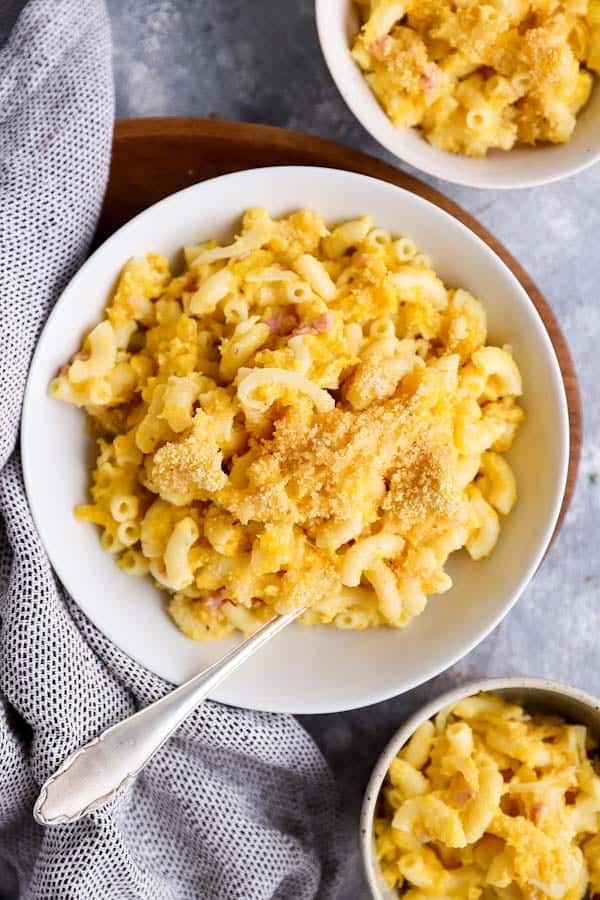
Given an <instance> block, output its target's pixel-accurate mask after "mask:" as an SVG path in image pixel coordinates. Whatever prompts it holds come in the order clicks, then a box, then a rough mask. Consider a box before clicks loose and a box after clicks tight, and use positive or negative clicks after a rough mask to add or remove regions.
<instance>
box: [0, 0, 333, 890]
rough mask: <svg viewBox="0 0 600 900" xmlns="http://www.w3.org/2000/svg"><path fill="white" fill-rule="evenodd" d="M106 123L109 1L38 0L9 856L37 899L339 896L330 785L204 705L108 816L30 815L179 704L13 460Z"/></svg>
mask: <svg viewBox="0 0 600 900" xmlns="http://www.w3.org/2000/svg"><path fill="white" fill-rule="evenodd" d="M11 5H12V6H13V7H14V3H13V4H10V3H9V4H8V6H11ZM7 8H8V7H7ZM0 18H1V13H0ZM0 25H1V23H0ZM112 119H113V89H112V75H111V44H110V32H109V22H108V18H107V13H106V9H105V7H104V4H103V2H102V0H31V2H30V3H28V4H27V5H26V6H25V8H24V10H23V11H22V13H21V15H20V16H19V18H18V21H17V23H16V25H15V26H14V28H13V30H12V32H11V33H10V36H9V37H8V39H7V41H6V43H5V44H4V46H3V47H2V48H1V49H0V619H1V630H0V773H1V774H0V860H3V861H4V864H5V866H6V867H7V868H8V867H10V868H11V869H13V870H14V871H15V873H16V879H17V881H18V892H19V896H20V897H22V898H35V900H44V898H48V900H63V898H65V900H66V898H68V900H88V898H94V900H96V898H98V897H106V898H109V900H128V898H135V900H138V898H139V900H170V898H173V900H175V898H177V900H178V898H193V900H204V898H207V900H236V898H239V900H262V898H265V900H267V898H278V900H309V898H318V900H327V898H331V897H333V896H334V895H335V893H336V881H337V874H336V873H337V868H338V865H337V863H338V851H337V850H336V841H335V799H334V787H333V783H332V779H331V776H330V773H329V771H328V769H327V767H326V765H325V763H324V760H323V759H322V757H321V756H320V754H319V752H318V750H317V748H316V747H315V745H314V744H313V743H312V741H311V740H310V738H309V737H308V735H307V734H306V733H305V732H304V731H303V729H302V728H301V727H300V725H299V724H298V723H297V722H296V721H295V720H294V719H293V718H292V717H291V716H282V715H268V714H262V713H257V712H251V711H245V710H239V709H233V708H230V707H226V706H221V705H219V704H216V703H205V704H204V705H203V706H202V707H201V708H200V709H199V710H198V711H197V712H196V713H195V714H193V715H192V716H190V718H189V719H188V721H187V722H186V723H185V724H184V725H183V726H182V727H181V728H180V729H179V731H178V732H177V734H176V735H175V736H174V737H173V738H171V740H170V741H168V743H167V744H166V745H165V746H164V747H163V749H162V750H161V751H160V752H159V753H158V754H157V755H156V757H155V758H154V760H153V761H152V762H151V763H150V765H149V766H148V767H147V768H146V769H145V770H144V772H143V773H142V774H141V775H140V776H139V777H138V778H137V780H136V781H135V782H134V784H133V785H132V786H131V787H130V788H128V789H127V790H126V791H124V792H123V794H122V795H121V796H120V797H119V798H118V799H117V800H116V801H114V802H112V803H110V804H108V805H107V806H105V807H104V808H103V809H102V810H100V811H98V812H96V813H93V814H91V815H89V816H88V817H87V818H85V819H84V820H82V821H80V822H78V823H75V824H72V825H64V826H56V827H53V828H42V827H40V826H38V825H37V824H36V823H35V822H34V820H33V818H32V806H33V803H34V800H35V798H36V796H37V793H38V791H39V786H40V785H41V784H42V783H43V782H44V781H45V779H46V778H47V777H48V776H49V775H50V774H51V773H52V772H53V771H54V770H55V769H56V768H57V766H58V765H59V763H60V762H61V761H62V760H63V759H64V757H65V756H66V755H67V754H68V753H70V752H71V751H72V750H74V749H75V748H76V747H77V746H78V745H80V744H81V743H83V742H84V741H86V740H88V739H89V738H91V737H92V736H94V735H95V734H97V733H98V732H99V731H100V730H101V729H104V728H105V727H106V726H108V725H109V724H110V723H111V722H114V721H116V720H118V719H120V718H122V717H123V716H126V715H128V714H130V713H132V712H133V711H134V710H136V709H137V708H139V707H141V706H144V705H145V704H147V703H150V702H152V701H153V700H156V699H157V698H158V697H160V696H161V695H162V694H163V693H165V691H167V690H168V689H169V685H168V684H166V682H163V681H161V680H160V679H159V678H157V677H155V676H154V675H152V674H151V673H149V672H147V671H146V670H145V669H143V668H142V667H140V666H139V665H137V664H136V663H134V662H132V660H130V659H129V658H127V657H126V656H124V655H123V654H122V653H121V652H120V651H119V650H118V649H117V648H116V647H114V646H113V645H112V644H111V643H110V642H109V641H108V640H107V639H106V638H105V637H104V636H103V635H102V634H101V633H99V632H98V631H97V630H96V629H95V628H94V626H93V625H92V624H91V623H90V622H89V621H88V620H87V619H86V618H85V616H84V615H83V614H82V613H81V612H80V611H79V609H78V608H77V606H76V605H75V604H74V602H73V601H72V599H71V598H70V597H68V596H67V595H66V593H65V591H64V589H63V587H62V586H61V584H60V583H59V582H58V581H57V579H56V576H55V575H54V573H53V572H52V569H51V567H50V565H49V562H48V559H47V558H46V555H45V553H44V549H43V547H42V545H41V543H40V540H39V537H38V535H37V533H36V531H35V528H34V526H33V522H32V519H31V515H30V512H29V509H28V506H27V501H26V498H25V493H24V490H23V481H22V475H21V467H20V462H19V451H18V447H17V442H18V430H19V416H20V410H21V404H22V399H23V391H24V388H25V380H26V376H27V370H28V365H29V361H30V358H31V354H32V351H33V349H34V345H35V342H36V339H37V337H38V336H39V333H40V330H41V327H42V325H43V323H44V320H45V319H46V316H47V314H48V312H49V310H50V308H51V306H52V304H53V303H54V302H55V301H56V299H57V297H58V296H59V294H60V292H61V290H62V288H63V287H64V286H65V284H66V283H67V281H68V280H69V278H70V277H71V276H72V275H73V273H74V272H75V271H76V270H77V268H78V267H79V266H80V264H81V263H82V261H83V259H84V257H85V255H86V251H87V248H88V245H89V243H90V240H91V238H92V235H93V232H94V228H95V225H96V220H97V217H98V213H99V210H100V205H101V201H102V196H103V191H104V188H105V185H106V179H107V173H108V164H109V155H110V146H111V130H112ZM81 300H82V302H85V297H82V298H81ZM67 351H68V348H67V347H65V352H67ZM47 449H48V477H49V478H51V477H52V452H53V448H52V447H51V446H49V447H48V448H47ZM281 677H282V678H285V671H283V670H282V673H281ZM1 878H2V876H1V875H0V880H1ZM2 887H3V885H0V891H1V890H2Z"/></svg>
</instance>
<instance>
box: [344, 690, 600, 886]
mask: <svg viewBox="0 0 600 900" xmlns="http://www.w3.org/2000/svg"><path fill="white" fill-rule="evenodd" d="M599 740H600V701H598V699H597V698H595V697H593V696H591V695H590V694H587V693H586V692H585V691H582V690H579V689H578V688H574V687H570V686H568V685H564V684H559V683H558V682H555V681H549V680H547V679H542V678H520V677H512V678H493V679H484V680H481V681H476V682H471V683H469V684H466V685H462V686H461V687H457V688H455V689H453V690H451V691H448V692H447V693H445V694H443V695H442V696H439V697H435V698H434V699H432V700H431V701H430V702H429V703H427V704H426V705H425V706H424V707H422V708H421V709H419V710H417V711H416V712H415V713H414V714H413V715H412V716H411V717H410V718H409V719H408V720H407V721H406V722H405V723H404V724H403V725H402V726H401V727H400V728H399V729H398V731H397V732H396V733H395V734H394V736H393V737H392V738H391V740H390V741H389V742H388V744H387V746H386V747H385V749H384V751H383V753H382V754H381V756H380V758H379V759H378V760H377V763H376V765H375V768H374V769H373V773H372V775H371V777H370V779H369V783H368V785H367V789H366V792H365V797H364V801H363V807H362V812H361V821H360V843H361V850H362V857H363V864H364V868H365V875H366V878H367V881H368V884H369V888H370V890H371V894H372V896H373V898H374V900H396V898H398V897H401V896H403V895H404V894H405V893H406V894H407V895H408V896H410V897H415V898H423V900H425V898H429V897H463V896H464V897H466V896H471V894H470V893H469V892H473V896H478V895H479V893H480V892H484V894H485V896H486V897H487V896H488V895H489V897H490V898H496V897H498V898H500V897H504V896H511V897H512V896H519V897H520V896H523V897H538V896H539V897H554V898H557V900H561V898H571V897H573V898H574V897H587V896H590V897H592V896H596V894H597V892H598V889H599V887H600V776H599V775H598V772H597V765H596V759H597V746H598V741H599ZM595 766H596V768H595Z"/></svg>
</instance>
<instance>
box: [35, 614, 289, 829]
mask: <svg viewBox="0 0 600 900" xmlns="http://www.w3.org/2000/svg"><path fill="white" fill-rule="evenodd" d="M302 612H303V610H294V611H293V612H290V613H286V614H285V615H283V616H275V618H273V619H271V620H270V621H269V622H267V623H266V624H265V625H263V626H262V627H261V628H259V630H258V631H256V632H255V633H254V634H253V635H251V636H250V637H249V638H247V639H246V640H245V641H243V642H242V643H241V644H240V645H239V646H237V647H234V649H233V650H231V651H230V652H229V653H227V654H226V655H225V656H224V657H223V658H222V659H220V660H219V661H218V662H216V663H214V665H212V666H210V667H209V668H208V669H205V670H204V671H203V672H200V673H199V674H198V675H195V676H194V677H193V678H191V679H190V680H189V681H186V682H185V684H182V685H181V686H180V687H178V688H175V690H173V691H171V692H170V693H169V694H166V695H165V696H164V697H161V699H160V700H157V701H156V702H155V703H151V704H150V705H149V706H146V707H144V709H141V710H140V711H139V712H137V713H134V714H133V715H132V716H129V717H128V718H127V719H124V720H123V721H122V722H117V724H116V725H112V726H111V727H110V728H107V729H106V731H103V732H102V734H100V735H98V737H95V738H94V739H93V740H91V741H89V743H87V744H84V745H83V747H80V748H79V750H76V751H75V752H74V753H72V754H71V755H70V756H68V757H67V759H65V761H64V762H63V763H62V765H61V766H60V767H59V768H58V769H57V771H56V772H55V773H54V775H52V776H51V777H50V778H49V779H48V781H47V782H46V783H45V784H44V785H43V787H42V789H41V791H40V795H39V797H38V799H37V801H36V803H35V806H34V808H33V815H34V818H35V819H36V821H37V822H39V823H40V824H41V825H59V824H62V823H64V822H74V821H76V820H77V819H79V818H81V816H84V815H86V813H88V812H91V811H92V810H94V809H97V808H98V807H99V806H102V804H104V803H106V802H107V801H108V800H112V799H113V797H114V796H115V795H116V793H117V791H118V790H119V789H120V788H122V787H124V786H125V785H126V784H128V783H129V782H130V781H132V779H133V778H135V776H136V775H137V774H138V772H140V771H141V769H143V767H144V766H145V765H146V763H147V762H149V761H150V760H151V759H152V757H153V756H154V754H155V753H156V751H157V750H158V749H159V748H160V747H162V745H163V744H164V742H165V741H166V740H167V738H168V737H170V735H171V734H172V733H173V732H174V731H175V729H176V728H177V727H178V726H179V725H181V723H182V722H183V720H184V719H185V718H186V716H188V715H189V713H190V712H191V711H192V710H193V709H195V708H196V707H197V706H198V705H199V704H200V703H202V701H203V700H205V699H206V697H207V696H208V695H209V694H210V693H211V692H212V691H213V690H214V689H215V688H216V687H217V685H219V684H220V683H221V682H222V681H224V680H225V679H226V678H227V677H228V676H229V675H231V673H232V672H234V671H235V670H236V669H237V667H238V666H240V665H241V664H242V663H243V662H244V661H245V660H247V659H248V658H249V657H250V656H252V654H253V653H255V652H256V651H257V650H258V649H259V647H262V645H263V644H266V643H267V641H269V640H270V639H271V638H272V637H274V636H275V635H276V634H278V632H280V631H281V630H282V629H283V628H285V627H286V626H287V625H289V624H290V622H293V621H294V619H297V618H298V616H299V615H300V614H301V613H302Z"/></svg>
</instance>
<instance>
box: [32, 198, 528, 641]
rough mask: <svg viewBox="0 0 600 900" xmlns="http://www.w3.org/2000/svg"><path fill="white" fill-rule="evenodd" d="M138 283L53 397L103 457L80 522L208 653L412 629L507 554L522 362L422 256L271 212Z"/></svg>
mask: <svg viewBox="0 0 600 900" xmlns="http://www.w3.org/2000/svg"><path fill="white" fill-rule="evenodd" d="M184 255H185V269H184V271H183V272H182V273H181V274H179V275H175V276H173V275H172V274H171V273H170V271H169V267H168V264H167V260H166V259H165V258H164V257H162V256H158V255H156V254H149V255H148V256H147V257H145V258H143V259H133V260H131V261H130V262H128V263H127V265H126V266H125V268H124V270H123V273H122V275H121V278H120V280H119V282H118V285H117V288H116V290H115V293H114V296H113V297H112V298H111V300H110V302H109V304H108V307H107V311H106V318H105V320H104V321H103V322H102V323H101V324H99V325H97V326H95V327H94V328H93V329H92V330H91V331H90V333H89V334H88V336H87V337H86V338H85V340H84V342H83V346H82V349H81V351H80V352H79V353H77V354H75V356H74V357H73V358H72V360H71V361H70V362H69V363H67V364H66V365H65V366H63V367H62V369H61V371H60V372H59V374H58V375H57V377H56V378H55V379H54V380H53V382H52V383H51V385H50V393H51V394H52V395H53V396H54V397H57V398H59V399H62V400H66V401H68V402H71V403H75V404H77V405H78V406H82V407H84V408H85V409H86V411H87V413H88V415H89V418H90V423H91V426H92V429H93V430H94V432H95V433H96V436H97V442H98V455H97V460H96V466H95V468H94V471H93V473H92V486H91V498H90V502H89V503H87V504H84V505H83V506H80V507H78V509H77V511H76V512H77V515H78V516H79V518H81V519H83V520H86V521H89V522H93V523H95V524H96V525H98V526H99V527H100V528H101V531H102V537H101V539H102V545H103V547H104V548H105V549H106V550H107V551H108V552H109V553H112V554H114V555H115V556H116V558H117V561H118V564H119V566H121V567H122V568H123V570H124V571H126V572H128V573H130V574H132V575H145V574H146V573H148V572H149V573H150V574H151V576H152V577H153V579H154V580H155V582H156V583H157V584H158V585H160V586H161V587H162V588H165V589H166V590H167V591H168V592H169V594H170V595H171V596H170V601H169V610H170V612H171V615H172V616H173V618H174V620H175V622H176V623H177V625H178V626H179V627H180V628H181V629H182V630H183V631H184V632H185V633H186V634H188V635H190V636H191V637H193V638H197V639H200V638H205V637H213V636H221V635H225V634H228V633H230V632H232V631H233V630H235V629H242V630H243V631H252V630H253V629H254V628H256V627H257V626H258V625H259V624H260V623H262V622H264V621H265V620H267V619H268V618H269V617H270V616H272V615H273V612H274V611H278V612H284V611H286V610H289V609H291V608H294V607H297V606H306V607H308V611H307V612H306V614H305V615H304V616H303V622H304V623H305V624H320V623H323V624H329V623H332V624H335V625H337V626H338V627H340V628H353V629H359V628H367V627H372V626H376V625H383V624H385V625H391V626H394V627H398V628H401V627H404V626H406V625H408V624H409V622H410V621H411V620H412V619H413V618H414V617H415V616H416V615H418V614H419V613H420V612H421V611H422V610H423V608H424V606H425V603H426V598H427V595H429V594H434V593H441V592H443V591H446V590H448V588H449V587H451V584H452V581H451V579H450V577H449V576H448V574H447V573H446V572H445V571H444V565H445V563H446V560H447V558H448V556H449V554H450V553H452V552H454V551H455V550H458V549H459V548H461V547H466V549H467V551H468V553H470V555H471V557H472V558H473V559H481V558H482V557H485V556H487V555H488V554H489V553H490V552H491V551H492V549H493V547H494V545H495V543H496V540H497V538H498V533H499V530H500V517H501V516H505V515H507V514H508V513H509V512H510V510H511V508H512V506H513V505H514V503H515V500H516V486H515V479H514V476H513V474H512V471H511V469H510V466H509V464H508V462H507V461H506V459H505V457H504V455H503V454H504V452H505V451H506V450H507V449H508V448H509V447H510V445H511V443H512V441H513V438H514V436H515V433H516V431H517V428H518V426H519V423H520V421H521V419H522V417H523V413H522V410H521V408H520V407H519V406H518V404H517V397H518V396H519V395H520V394H521V377H520V374H519V370H518V368H517V365H516V363H515V361H514V359H513V357H512V354H511V351H510V348H509V347H495V346H490V345H487V344H486V322H485V312H484V309H483V307H482V305H481V304H480V302H479V301H478V300H476V299H475V298H474V297H473V296H472V295H471V294H469V293H468V292H467V291H465V290H462V289H460V288H458V289H450V288H447V287H446V285H444V284H443V282H442V281H441V279H440V278H439V277H438V276H437V275H436V274H435V272H434V271H433V270H432V269H431V266H430V262H429V260H427V259H426V258H425V257H424V256H421V255H419V254H418V251H417V248H416V247H415V245H414V244H413V243H412V242H411V241H410V240H408V239H406V238H394V237H393V236H392V235H390V234H389V233H388V232H386V231H384V230H383V229H381V228H376V227H374V224H373V222H372V221H371V218H370V217H369V216H363V217H362V218H359V219H356V220H353V221H350V222H343V223H341V224H339V225H337V226H336V227H334V228H332V229H328V228H327V227H326V226H325V223H324V222H323V220H322V219H321V218H320V216H319V215H317V214H316V213H314V212H310V211H308V210H302V211H299V212H296V213H293V214H292V215H290V216H289V217H288V218H286V219H282V220H280V221H275V220H273V219H271V217H270V216H269V215H268V213H267V212H266V211H265V210H264V209H251V210H248V211H247V212H246V214H245V215H244V218H243V221H242V228H241V234H240V236H239V237H237V238H236V239H235V240H234V241H233V242H232V243H231V244H229V245H228V246H219V245H218V244H217V243H216V242H215V241H207V242H205V243H203V244H200V245H194V246H189V247H186V248H185V254H184Z"/></svg>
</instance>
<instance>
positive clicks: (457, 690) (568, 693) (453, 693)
mask: <svg viewBox="0 0 600 900" xmlns="http://www.w3.org/2000/svg"><path fill="white" fill-rule="evenodd" d="M508 688H512V689H516V690H518V689H520V688H522V689H524V690H528V691H533V692H535V691H545V692H549V693H554V694H559V695H562V696H563V697H569V698H570V699H573V700H576V701H578V702H579V703H581V705H582V706H586V707H588V708H589V709H590V710H591V711H592V712H593V713H594V715H595V716H597V717H598V720H599V722H600V698H599V697H596V696H594V695H593V694H590V693H589V692H588V691H585V690H583V688H578V687H574V686H573V685H570V684H565V683H563V682H560V681H554V680H553V679H551V678H539V677H529V676H519V675H511V676H505V677H502V676H498V677H493V678H478V679H475V680H473V681H468V682H466V683H465V684H463V685H459V686H458V687H454V688H450V689H449V690H447V691H444V692H443V693H442V694H438V695H436V696H435V697H433V698H431V699H430V700H428V701H427V702H426V703H425V704H424V705H423V706H421V707H419V708H418V709H417V710H415V712H414V713H412V714H411V715H410V716H409V717H408V719H406V721H405V722H404V723H403V724H402V725H401V726H400V728H398V730H397V731H395V732H394V734H393V735H392V737H391V738H390V739H389V740H388V742H387V744H386V745H385V747H384V748H383V750H382V752H381V754H380V755H379V757H378V758H377V761H376V763H375V766H374V767H373V770H372V772H371V775H370V777H369V781H368V782H367V787H366V789H365V792H364V797H363V802H362V806H361V811H360V825H359V828H360V849H361V859H362V864H363V872H364V874H365V877H366V879H367V883H368V885H369V889H370V891H371V894H372V896H373V898H374V900H385V898H384V896H383V894H382V893H381V890H380V888H379V885H378V883H377V877H376V875H377V861H376V859H375V857H374V853H373V820H374V814H375V805H376V803H377V799H378V797H379V793H380V791H381V787H382V785H383V782H384V780H385V776H386V774H387V771H388V769H389V767H390V764H391V762H392V760H393V758H394V757H395V756H396V754H397V753H398V751H399V750H400V749H401V748H402V747H403V746H404V744H406V742H407V741H408V739H409V738H410V737H411V735H412V734H413V733H414V732H415V731H416V729H417V728H418V727H419V725H421V724H422V723H423V722H425V721H426V720H427V719H431V718H433V717H434V716H435V715H437V713H439V712H440V710H442V709H444V708H445V707H446V706H450V705H452V704H454V703H457V702H458V701H459V700H464V699H465V698H466V697H472V696H474V695H475V694H479V693H481V692H482V691H485V692H486V693H493V692H494V691H500V690H505V689H508Z"/></svg>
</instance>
